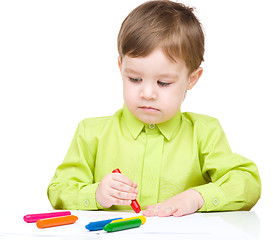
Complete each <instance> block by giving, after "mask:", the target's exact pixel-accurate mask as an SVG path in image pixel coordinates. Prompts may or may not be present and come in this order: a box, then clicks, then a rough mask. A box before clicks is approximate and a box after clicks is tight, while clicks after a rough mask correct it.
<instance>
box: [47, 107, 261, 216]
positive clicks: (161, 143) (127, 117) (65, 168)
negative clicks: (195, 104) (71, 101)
mask: <svg viewBox="0 0 273 240" xmlns="http://www.w3.org/2000/svg"><path fill="white" fill-rule="evenodd" d="M116 168H119V169H120V171H121V172H122V174H124V175H126V176H127V177H128V178H130V179H131V180H132V181H134V182H136V183H137V185H138V191H139V193H138V196H137V200H138V202H139V204H140V206H141V208H142V209H145V206H147V205H152V204H155V203H159V202H163V201H165V200H167V199H168V198H170V197H172V196H174V195H177V194H179V193H181V192H183V191H185V190H187V189H189V188H193V189H195V190H197V191H198V192H200V193H201V195H202V196H203V198H204V200H205V203H204V205H203V207H202V208H201V209H200V211H226V210H249V209H250V208H251V207H252V206H254V204H255V203H256V202H257V201H258V199H259V197H260V193H261V182H260V177H259V173H258V170H257V167H256V165H255V164H254V163H253V162H252V161H250V160H248V159H246V158H244V157H242V156H240V155H238V154H235V153H232V151H231V149H230V147H229V144H228V141H227V139H226V136H225V134H224V132H223V130H222V128H221V126H220V124H219V122H218V121H217V120H216V119H215V118H212V117H209V116H205V115H201V114H195V113H189V112H185V113H181V112H180V111H179V112H178V113H177V114H176V115H175V116H174V117H173V118H172V119H170V120H169V121H167V122H164V123H160V124H156V125H154V124H145V123H143V122H141V121H140V120H138V119H137V118H135V117H134V116H133V115H132V114H131V113H130V112H129V110H128V109H127V108H126V107H124V108H123V109H122V110H119V111H118V112H116V113H115V114H114V115H113V116H111V117H100V118H91V119H85V120H83V121H82V122H80V124H79V126H78V128H77V131H76V133H75V136H74V138H73V140H72V143H71V145H70V147H69V150H68V152H67V155H66V157H65V159H64V161H63V163H62V164H61V165H60V166H59V167H58V168H57V170H56V173H55V175H54V177H53V179H52V180H51V182H50V184H49V187H48V197H49V200H50V202H51V204H52V206H53V207H54V208H56V209H81V210H96V209H103V208H102V207H101V206H100V205H99V204H98V203H97V201H96V198H95V193H96V189H97V187H98V184H99V183H100V181H101V179H102V178H103V177H104V176H105V175H106V174H108V173H111V172H112V170H114V169H116ZM110 209H113V210H125V209H131V207H130V206H112V207H111V208H110Z"/></svg>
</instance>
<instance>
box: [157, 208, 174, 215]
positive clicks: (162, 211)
mask: <svg viewBox="0 0 273 240" xmlns="http://www.w3.org/2000/svg"><path fill="white" fill-rule="evenodd" d="M174 212H176V209H174V208H172V207H167V208H161V209H159V210H158V213H157V215H158V216H159V217H169V216H172V215H173V214H174Z"/></svg>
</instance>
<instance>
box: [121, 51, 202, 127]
mask: <svg viewBox="0 0 273 240" xmlns="http://www.w3.org/2000/svg"><path fill="white" fill-rule="evenodd" d="M119 67H120V71H121V76H122V80H123V97H124V102H125V105H126V106H127V108H128V109H129V111H130V112H131V113H132V114H133V115H134V116H135V117H137V118H138V119H139V120H141V121H142V122H145V123H148V124H150V123H153V124H157V123H162V122H166V121H168V120H169V119H171V118H172V117H174V116H175V115H176V113H177V112H178V111H179V109H180V106H181V103H182V101H183V100H184V98H185V92H186V90H189V89H191V88H192V87H193V86H194V85H195V83H196V82H197V81H198V79H199V77H200V76H201V74H202V69H201V68H199V69H197V70H196V71H195V72H193V73H192V74H190V75H188V69H187V68H186V65H185V63H184V62H177V63H173V62H171V61H170V60H169V59H168V58H167V57H166V56H165V54H164V53H163V52H162V50H161V49H155V50H154V51H153V52H152V53H151V54H150V55H148V56H146V57H138V58H132V57H129V56H127V55H126V56H124V58H123V60H122V63H121V62H120V61H119Z"/></svg>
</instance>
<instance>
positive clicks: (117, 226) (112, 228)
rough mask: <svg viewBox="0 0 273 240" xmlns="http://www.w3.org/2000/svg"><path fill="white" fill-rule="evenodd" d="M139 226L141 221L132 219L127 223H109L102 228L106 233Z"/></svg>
mask: <svg viewBox="0 0 273 240" xmlns="http://www.w3.org/2000/svg"><path fill="white" fill-rule="evenodd" d="M140 225H141V220H140V219H139V218H137V219H132V220H128V221H121V222H115V223H109V224H107V225H105V226H104V228H103V230H104V231H106V232H117V231H121V230H126V229H131V228H137V227H139V226H140Z"/></svg>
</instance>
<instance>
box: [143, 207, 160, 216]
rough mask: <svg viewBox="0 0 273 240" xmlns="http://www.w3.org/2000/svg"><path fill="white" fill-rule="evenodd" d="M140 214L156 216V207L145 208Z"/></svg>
mask: <svg viewBox="0 0 273 240" xmlns="http://www.w3.org/2000/svg"><path fill="white" fill-rule="evenodd" d="M142 214H143V215H144V216H146V217H154V216H157V214H158V209H156V208H152V209H147V210H144V211H142Z"/></svg>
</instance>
